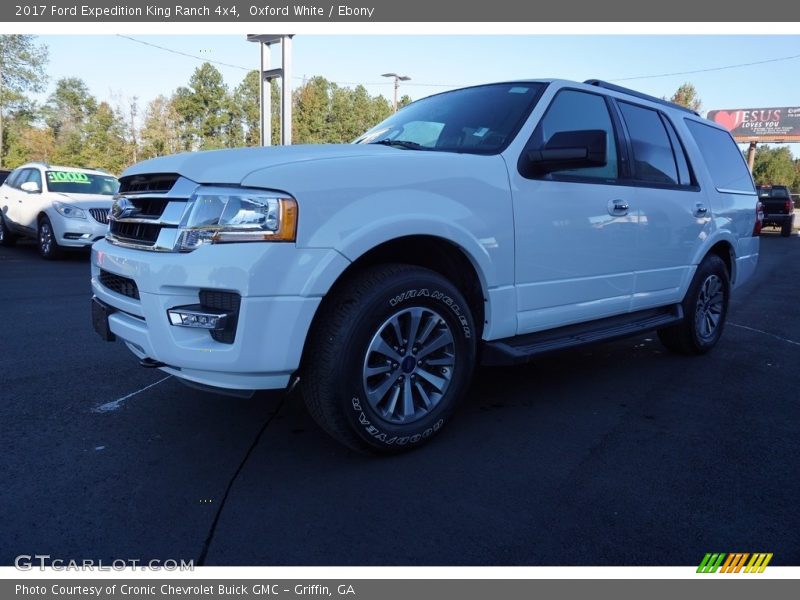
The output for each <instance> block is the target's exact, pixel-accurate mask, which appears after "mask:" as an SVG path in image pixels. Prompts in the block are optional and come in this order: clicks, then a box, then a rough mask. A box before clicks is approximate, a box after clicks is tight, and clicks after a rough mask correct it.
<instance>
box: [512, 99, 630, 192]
mask: <svg viewBox="0 0 800 600" xmlns="http://www.w3.org/2000/svg"><path fill="white" fill-rule="evenodd" d="M566 91H571V92H580V93H582V94H591V95H592V96H599V97H600V98H602V99H603V101H604V102H605V104H606V110H607V111H608V118H609V120H610V121H611V128H612V130H613V133H614V142H615V143H616V145H617V177H616V178H611V179H609V178H607V177H584V176H581V175H552V174H549V175H545V176H543V177H527V176H526V175H524V174H523V173H522V170H521V169H520V162H521V161H522V158H523V156H525V153H526V152H528V150H530V149H531V141H532V140H533V136H534V135H535V134H536V130H537V129H538V128H539V125H540V124H541V123H542V121H544V119H545V118H546V117H547V113H549V112H550V108H551V107H552V106H553V104H554V103H555V101H556V99H557V98H558V96H559V94H561V92H566ZM542 93H544V90H543V91H542ZM540 98H541V96H540ZM609 100H610V98H609V96H607V95H606V94H600V93H597V92H594V91H589V90H584V89H581V88H576V87H562V88H561V89H559V90H558V91H557V92H556V94H555V96H553V99H552V100H550V104H548V105H547V108H546V109H545V111H544V114H543V115H542V117H541V118H540V119H539V121H538V123H536V127H534V128H533V131H532V132H531V136H530V137H529V138H528V141H527V142H525V145H524V146H523V147H522V153H521V154H520V155H519V157H518V158H517V173H519V175H520V177H522V178H523V179H528V180H531V181H565V182H570V183H595V184H598V183H599V184H605V185H620V182H621V181H623V178H622V177H621V171H622V167H623V158H622V148H623V146H622V140H621V139H620V132H619V129H618V126H619V124H618V123H617V121H616V120H615V119H614V111H613V109H612V107H611V105H610V104H609ZM529 116H530V113H529ZM624 156H625V157H624V161H625V169H626V170H627V169H628V156H629V154H628V153H627V152H625V155H624Z"/></svg>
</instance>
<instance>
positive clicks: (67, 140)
mask: <svg viewBox="0 0 800 600" xmlns="http://www.w3.org/2000/svg"><path fill="white" fill-rule="evenodd" d="M95 112H97V100H96V99H95V97H94V96H92V94H91V93H90V92H89V88H88V87H87V86H86V84H85V83H84V82H83V80H81V79H78V78H76V77H68V78H64V79H59V80H58V81H57V82H56V89H55V91H54V92H53V93H52V94H51V95H50V98H49V99H48V101H47V104H45V106H44V108H43V109H42V113H43V116H44V122H45V124H46V125H47V127H48V128H49V129H50V130H51V131H52V135H53V138H54V140H55V148H54V149H53V160H54V161H57V162H62V163H65V164H68V165H73V164H76V163H78V161H80V160H81V159H82V154H83V145H84V142H85V137H86V131H85V125H86V123H87V122H88V120H89V119H90V118H91V117H92V116H93V115H94V113H95Z"/></svg>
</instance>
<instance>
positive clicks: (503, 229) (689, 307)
mask: <svg viewBox="0 0 800 600" xmlns="http://www.w3.org/2000/svg"><path fill="white" fill-rule="evenodd" d="M760 228H761V221H760V213H759V208H758V198H757V196H756V190H755V186H754V185H753V180H752V178H751V176H750V173H749V172H748V170H747V166H746V164H745V162H744V159H743V158H742V154H741V152H740V151H739V149H738V148H737V146H736V144H735V143H734V141H733V139H732V138H731V136H730V134H729V133H728V132H727V131H726V130H724V129H722V128H721V127H719V126H717V125H715V124H714V123H712V122H710V121H707V120H705V119H702V118H700V117H699V116H698V115H697V114H695V113H694V112H691V111H689V110H687V109H684V108H682V107H679V106H676V105H674V104H671V103H668V102H665V101H662V100H659V99H657V98H654V97H650V96H646V95H644V94H640V93H638V92H635V91H633V90H627V89H625V88H620V87H618V86H614V85H611V84H607V83H604V82H601V81H596V80H591V81H588V82H585V83H575V82H569V81H561V80H531V81H515V82H509V83H497V84H491V85H482V86H477V87H471V88H466V89H460V90H456V91H451V92H446V93H443V94H438V95H435V96H430V97H428V98H425V99H422V100H419V101H417V102H414V103H413V104H411V105H409V106H407V107H406V108H404V109H402V110H401V111H399V112H397V113H396V114H394V115H393V116H391V117H389V118H388V119H386V120H385V121H384V122H382V123H380V124H379V125H377V126H375V127H374V128H372V129H371V130H369V131H368V132H367V133H365V134H364V135H363V136H361V137H360V138H359V139H357V140H356V141H355V143H353V144H346V145H319V146H291V147H278V148H248V149H238V150H222V151H213V152H199V153H187V154H179V155H175V156H167V157H163V158H157V159H153V160H149V161H145V162H142V163H140V164H138V165H135V166H133V167H131V168H130V169H128V170H127V171H126V172H125V173H124V174H123V176H122V177H121V189H120V193H119V195H118V197H117V199H116V200H115V203H114V205H113V208H112V211H111V215H110V226H109V233H108V235H107V237H106V239H105V240H102V241H99V242H97V243H96V244H94V246H93V249H92V289H93V292H94V298H93V300H92V320H93V323H94V327H95V329H96V330H97V332H98V333H99V334H100V335H101V336H102V337H103V338H104V339H106V340H114V339H117V338H118V339H120V340H122V341H123V342H124V343H125V344H126V345H127V346H128V348H129V349H130V350H131V351H132V352H133V353H134V354H135V355H136V356H137V357H138V358H139V359H140V361H141V363H142V364H143V365H144V366H151V367H158V368H160V369H161V370H162V371H164V372H166V373H169V374H172V375H174V376H175V377H178V378H180V379H182V380H184V381H185V382H187V383H189V384H192V385H196V386H200V387H205V388H211V389H215V390H217V391H226V392H228V393H234V394H237V393H238V394H248V395H249V394H251V393H252V391H253V390H257V389H280V388H285V387H287V386H288V385H289V384H290V383H294V382H295V381H296V378H297V377H299V384H300V388H301V390H302V394H303V396H304V398H305V402H306V405H307V406H308V410H309V412H310V413H311V415H312V416H313V417H314V418H315V419H316V421H317V422H318V423H319V424H320V425H321V426H322V428H323V429H325V431H327V432H328V433H329V434H330V435H332V436H333V437H334V438H336V439H337V440H339V441H340V442H342V443H344V444H346V445H348V446H350V447H352V448H356V449H362V450H376V451H384V452H391V451H399V450H403V449H407V448H410V447H415V446H418V445H420V444H422V443H424V442H426V441H427V440H430V439H431V438H432V437H433V436H435V435H436V434H437V433H438V432H440V431H441V430H442V428H443V427H444V426H445V425H446V424H447V422H448V420H449V419H450V417H451V416H452V414H453V411H454V409H455V408H456V406H457V404H458V402H459V400H460V399H461V398H462V397H463V396H464V395H465V393H466V391H467V388H468V386H469V384H470V378H471V375H472V372H473V369H474V367H475V365H476V364H477V363H478V362H481V363H483V364H491V365H502V364H517V363H524V362H527V361H529V360H531V359H532V358H533V357H536V356H537V355H540V354H542V353H545V352H550V351H554V350H560V349H564V348H568V347H572V346H576V345H579V344H585V343H591V342H597V341H601V340H608V339H612V338H619V337H623V336H626V335H632V334H637V333H640V332H643V331H647V330H657V331H658V334H659V337H660V339H661V341H662V342H663V344H664V345H665V346H667V347H668V348H670V349H672V350H675V351H677V352H682V353H686V354H703V353H705V352H707V351H709V350H710V349H711V348H713V347H714V345H715V344H716V343H717V342H718V341H719V339H720V336H721V335H722V331H723V327H724V324H725V317H726V314H727V311H728V302H729V299H730V296H731V290H732V289H733V288H736V287H738V286H740V285H741V284H742V283H744V282H745V281H747V279H748V278H750V276H751V275H752V274H753V272H754V270H755V268H756V264H757V261H758V251H759V238H758V235H759V232H760Z"/></svg>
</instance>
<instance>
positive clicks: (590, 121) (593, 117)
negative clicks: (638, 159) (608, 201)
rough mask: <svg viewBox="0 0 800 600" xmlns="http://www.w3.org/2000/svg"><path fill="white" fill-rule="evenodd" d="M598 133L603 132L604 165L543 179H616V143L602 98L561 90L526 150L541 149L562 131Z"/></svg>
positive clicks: (606, 107)
mask: <svg viewBox="0 0 800 600" xmlns="http://www.w3.org/2000/svg"><path fill="white" fill-rule="evenodd" d="M583 130H602V131H605V132H606V164H605V165H604V166H601V167H586V168H581V169H569V170H566V171H556V172H553V173H550V174H549V175H547V176H546V178H547V179H550V178H552V177H554V176H555V177H559V176H566V177H588V178H592V179H616V178H617V177H618V159H617V142H616V137H615V135H614V126H613V125H612V123H611V115H609V113H608V106H607V105H606V101H605V98H603V96H599V95H597V94H590V93H587V92H579V91H577V90H562V91H560V92H558V94H557V95H556V97H555V98H554V99H553V101H552V102H551V103H550V106H549V107H548V108H547V112H546V113H545V115H544V117H542V120H541V121H540V122H539V124H538V125H537V126H536V130H535V131H534V132H533V136H531V139H530V141H529V142H528V145H527V149H530V148H544V147H545V146H546V145H547V142H548V141H549V140H550V138H551V137H553V135H554V134H556V133H561V132H564V131H583Z"/></svg>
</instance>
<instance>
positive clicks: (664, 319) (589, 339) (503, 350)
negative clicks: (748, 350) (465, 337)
mask: <svg viewBox="0 0 800 600" xmlns="http://www.w3.org/2000/svg"><path fill="white" fill-rule="evenodd" d="M682 319H683V309H682V308H681V305H680V304H673V305H671V306H666V307H664V308H657V309H649V310H641V311H638V312H635V313H630V314H627V315H619V316H616V317H608V318H605V319H599V320H597V321H590V322H588V323H578V324H576V325H567V326H566V327H559V328H557V329H550V330H547V331H539V332H536V333H529V334H525V335H520V336H516V337H510V338H504V339H502V340H494V341H491V342H484V345H483V355H482V358H481V364H483V365H487V366H500V365H520V364H524V363H527V362H530V361H531V360H532V359H533V358H534V357H536V356H540V355H542V354H548V353H550V352H557V351H559V350H565V349H567V348H573V347H575V346H582V345H585V344H594V343H597V342H607V341H610V340H615V339H619V338H624V337H628V336H631V335H636V334H639V333H644V332H645V331H651V330H653V329H660V328H661V327H666V326H667V325H674V324H675V323H678V322H680V321H681V320H682Z"/></svg>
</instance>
